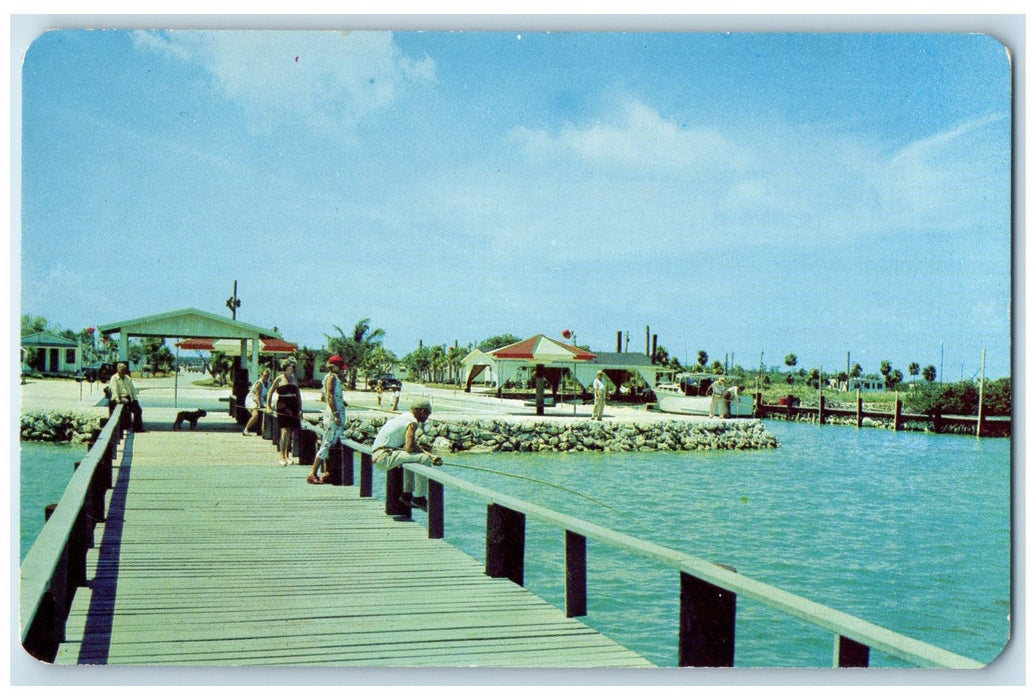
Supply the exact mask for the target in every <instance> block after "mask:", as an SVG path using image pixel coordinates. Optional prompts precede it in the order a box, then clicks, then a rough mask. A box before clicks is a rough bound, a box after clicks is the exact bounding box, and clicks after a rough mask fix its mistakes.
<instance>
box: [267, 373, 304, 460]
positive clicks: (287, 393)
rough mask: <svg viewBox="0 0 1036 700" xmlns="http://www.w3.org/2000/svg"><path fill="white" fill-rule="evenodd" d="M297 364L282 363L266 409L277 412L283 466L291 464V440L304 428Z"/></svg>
mask: <svg viewBox="0 0 1036 700" xmlns="http://www.w3.org/2000/svg"><path fill="white" fill-rule="evenodd" d="M295 367H296V362H295V358H294V357H289V358H288V359H286V360H284V362H282V363H281V374H279V375H277V378H276V379H274V380H273V384H272V385H271V386H270V393H269V394H268V395H267V397H266V408H267V410H269V411H276V412H277V425H279V426H280V429H281V440H280V453H281V466H282V467H285V466H287V465H289V464H291V440H292V437H293V436H294V434H295V431H296V430H298V429H299V428H300V427H301V426H302V392H300V391H299V385H298V384H297V383H296V382H295ZM274 396H276V397H277V405H276V406H274V405H273V397H274Z"/></svg>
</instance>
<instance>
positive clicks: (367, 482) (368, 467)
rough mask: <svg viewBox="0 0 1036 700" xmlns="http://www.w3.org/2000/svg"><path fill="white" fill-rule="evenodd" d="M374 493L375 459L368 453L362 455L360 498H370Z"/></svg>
mask: <svg viewBox="0 0 1036 700" xmlns="http://www.w3.org/2000/svg"><path fill="white" fill-rule="evenodd" d="M373 493H374V458H373V457H371V456H370V455H369V454H367V453H366V452H361V453H360V498H370V497H371V496H372V495H373Z"/></svg>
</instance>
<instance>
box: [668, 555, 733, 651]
mask: <svg viewBox="0 0 1036 700" xmlns="http://www.w3.org/2000/svg"><path fill="white" fill-rule="evenodd" d="M736 612H737V595H735V594H734V593H732V592H731V591H727V590H724V589H722V588H719V587H718V586H714V585H712V584H711V583H708V582H707V581H703V580H701V579H699V578H697V577H695V576H691V575H690V574H687V573H684V572H683V571H681V572H680V642H679V665H680V666H698V667H730V666H733V665H734V625H735V618H736Z"/></svg>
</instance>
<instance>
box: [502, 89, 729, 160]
mask: <svg viewBox="0 0 1036 700" xmlns="http://www.w3.org/2000/svg"><path fill="white" fill-rule="evenodd" d="M511 135H512V137H513V138H514V139H516V140H517V141H518V142H519V143H520V144H521V145H522V146H523V147H524V148H525V149H526V151H527V152H528V153H529V154H530V155H533V156H536V157H548V158H549V157H570V156H573V155H574V156H577V157H578V158H580V159H582V160H584V161H586V162H590V163H594V164H597V165H614V166H618V167H647V168H652V169H658V168H667V167H678V168H681V169H684V170H686V169H688V168H693V167H701V168H705V167H715V166H717V165H721V166H723V167H731V166H736V165H738V164H739V163H741V161H742V160H743V158H744V156H745V154H744V153H743V152H742V151H741V150H740V149H739V148H738V147H737V146H736V145H735V144H733V143H732V142H731V141H730V140H729V139H727V138H726V137H725V136H724V135H723V134H722V133H721V132H720V130H719V129H716V128H696V129H688V128H683V127H680V126H679V125H678V124H676V123H674V122H672V121H667V120H665V119H663V118H662V117H661V116H660V115H659V114H658V112H657V111H655V110H653V109H651V108H650V107H648V106H646V105H644V104H643V103H641V102H638V101H635V100H634V101H630V102H628V103H627V104H626V105H624V107H623V109H622V111H621V113H620V115H619V116H618V117H617V118H616V119H614V120H613V121H612V122H611V123H609V122H605V121H603V120H602V121H598V122H597V123H595V124H593V125H591V126H589V127H583V128H580V127H576V126H568V127H566V128H564V129H561V130H559V131H558V132H557V133H556V134H550V133H548V132H546V131H543V130H530V129H526V128H523V127H519V128H517V129H514V130H513V131H512V134H511Z"/></svg>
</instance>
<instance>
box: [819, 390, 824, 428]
mask: <svg viewBox="0 0 1036 700" xmlns="http://www.w3.org/2000/svg"><path fill="white" fill-rule="evenodd" d="M823 424H824V396H823V395H821V396H820V406H819V408H817V425H823Z"/></svg>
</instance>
